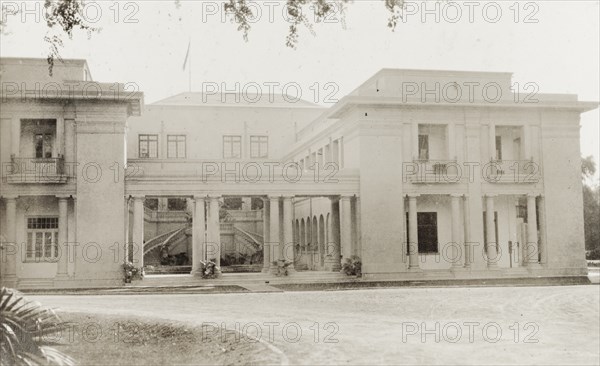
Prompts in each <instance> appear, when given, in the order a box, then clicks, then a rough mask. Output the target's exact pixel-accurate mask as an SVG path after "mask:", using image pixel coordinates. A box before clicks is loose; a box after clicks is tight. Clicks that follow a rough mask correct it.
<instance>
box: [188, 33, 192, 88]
mask: <svg viewBox="0 0 600 366" xmlns="http://www.w3.org/2000/svg"><path fill="white" fill-rule="evenodd" d="M189 61H190V68H189V76H188V78H189V80H188V83H189V85H188V88H189V92H190V93H191V92H192V42H191V39H190V60H189Z"/></svg>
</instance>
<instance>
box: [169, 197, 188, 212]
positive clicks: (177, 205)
mask: <svg viewBox="0 0 600 366" xmlns="http://www.w3.org/2000/svg"><path fill="white" fill-rule="evenodd" d="M186 209H187V200H186V199H185V198H169V199H167V210H169V211H185V210H186Z"/></svg>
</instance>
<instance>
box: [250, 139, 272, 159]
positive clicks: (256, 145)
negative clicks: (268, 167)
mask: <svg viewBox="0 0 600 366" xmlns="http://www.w3.org/2000/svg"><path fill="white" fill-rule="evenodd" d="M268 156H269V137H268V136H250V157H251V158H267V157H268Z"/></svg>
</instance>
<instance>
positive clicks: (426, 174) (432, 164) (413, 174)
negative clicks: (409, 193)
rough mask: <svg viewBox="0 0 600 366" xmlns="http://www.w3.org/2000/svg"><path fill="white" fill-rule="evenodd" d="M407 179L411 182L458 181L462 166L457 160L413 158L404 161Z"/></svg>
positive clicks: (404, 172) (404, 171)
mask: <svg viewBox="0 0 600 366" xmlns="http://www.w3.org/2000/svg"><path fill="white" fill-rule="evenodd" d="M403 174H404V175H405V181H409V182H411V183H458V182H459V181H460V180H461V168H460V167H459V166H458V164H457V162H456V160H413V161H412V162H410V163H404V167H403Z"/></svg>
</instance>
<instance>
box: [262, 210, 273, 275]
mask: <svg viewBox="0 0 600 366" xmlns="http://www.w3.org/2000/svg"><path fill="white" fill-rule="evenodd" d="M270 208H271V205H270V201H269V199H268V198H267V199H263V269H262V272H263V273H268V272H269V268H270V267H271V243H270V239H269V238H270V230H271V226H270V221H269V220H270V219H271V218H270V214H269V212H270Z"/></svg>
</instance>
